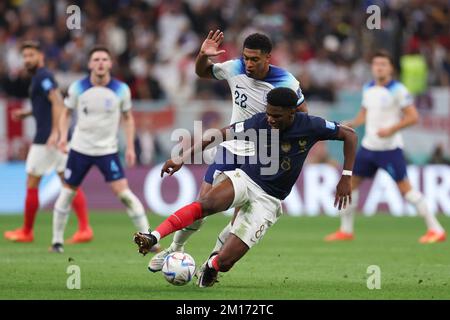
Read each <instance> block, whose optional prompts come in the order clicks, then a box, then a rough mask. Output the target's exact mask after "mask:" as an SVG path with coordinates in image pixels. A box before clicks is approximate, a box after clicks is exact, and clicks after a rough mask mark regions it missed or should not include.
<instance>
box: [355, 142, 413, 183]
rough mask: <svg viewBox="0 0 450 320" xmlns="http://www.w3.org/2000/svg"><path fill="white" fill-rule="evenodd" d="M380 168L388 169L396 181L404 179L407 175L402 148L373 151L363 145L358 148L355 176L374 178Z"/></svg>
mask: <svg viewBox="0 0 450 320" xmlns="http://www.w3.org/2000/svg"><path fill="white" fill-rule="evenodd" d="M380 168H381V169H384V170H386V171H387V172H388V173H389V174H390V175H391V177H392V178H393V179H394V180H395V181H402V180H404V179H405V178H406V177H407V175H406V161H405V157H404V156H403V151H402V149H400V148H397V149H394V150H387V151H371V150H367V149H366V148H364V147H361V148H360V149H359V150H358V153H357V154H356V159H355V166H354V168H353V174H354V175H355V176H359V177H364V178H372V177H373V176H374V175H375V173H376V172H377V170H378V169H380Z"/></svg>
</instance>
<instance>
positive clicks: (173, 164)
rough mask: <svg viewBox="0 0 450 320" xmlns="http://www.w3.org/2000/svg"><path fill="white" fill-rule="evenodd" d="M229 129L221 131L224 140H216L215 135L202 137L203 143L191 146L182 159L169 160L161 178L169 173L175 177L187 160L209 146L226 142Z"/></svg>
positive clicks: (163, 168)
mask: <svg viewBox="0 0 450 320" xmlns="http://www.w3.org/2000/svg"><path fill="white" fill-rule="evenodd" d="M229 128H230V127H229V126H228V127H225V128H222V129H220V134H221V135H222V139H220V141H218V139H216V137H215V136H213V135H211V136H207V135H204V136H203V137H202V141H201V142H198V143H196V144H194V145H193V146H191V147H190V148H189V149H187V150H186V151H184V152H183V154H182V155H181V156H180V157H178V158H176V159H169V160H167V161H166V162H165V163H164V165H163V167H162V169H161V178H162V177H163V176H164V173H167V174H168V175H169V176H171V175H173V174H174V173H175V172H177V171H178V170H180V169H181V167H182V166H183V164H184V163H185V162H186V160H187V159H189V158H190V157H192V156H193V155H194V154H196V153H197V152H201V151H203V150H205V149H206V147H207V146H209V145H211V146H212V147H214V146H216V145H218V144H220V143H221V142H223V141H225V139H226V136H227V134H226V133H227V130H228V129H229Z"/></svg>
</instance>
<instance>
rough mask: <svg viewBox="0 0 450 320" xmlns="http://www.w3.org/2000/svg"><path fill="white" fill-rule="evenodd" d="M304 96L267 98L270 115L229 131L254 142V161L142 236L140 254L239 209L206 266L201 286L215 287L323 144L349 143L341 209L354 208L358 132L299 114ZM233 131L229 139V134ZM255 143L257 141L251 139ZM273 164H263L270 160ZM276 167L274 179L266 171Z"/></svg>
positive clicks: (282, 91) (171, 167) (285, 91)
mask: <svg viewBox="0 0 450 320" xmlns="http://www.w3.org/2000/svg"><path fill="white" fill-rule="evenodd" d="M297 101H298V96H297V95H296V93H295V91H293V90H292V89H289V88H284V87H278V88H275V89H272V90H271V91H270V92H269V93H268V94H267V108H266V112H265V113H257V114H256V115H254V116H253V117H251V118H249V119H247V120H244V121H239V122H237V123H234V124H232V125H231V126H230V127H227V128H223V129H222V130H221V135H222V137H223V139H230V137H231V138H232V137H233V136H235V135H236V136H238V137H239V136H241V137H242V138H244V137H246V136H247V134H248V137H253V140H252V141H253V142H254V146H255V151H256V152H255V155H254V156H253V159H252V160H254V161H249V162H248V163H245V164H243V165H242V166H241V167H240V168H239V169H236V170H233V171H225V172H223V173H221V174H220V175H219V177H218V180H221V181H220V182H218V183H217V184H216V185H214V186H213V187H212V188H211V190H210V191H209V192H208V193H206V194H205V195H203V196H202V197H200V199H199V200H198V201H196V202H193V203H192V204H190V205H187V206H185V207H183V208H181V209H180V210H178V211H176V212H175V213H174V214H172V215H171V216H170V217H169V218H168V219H166V220H165V221H164V222H163V223H161V224H160V225H159V226H158V227H157V228H156V229H155V231H153V232H151V233H147V234H144V233H136V234H135V236H134V241H135V242H136V244H137V245H138V247H139V252H140V253H142V254H144V255H145V254H146V253H147V252H148V251H149V250H150V249H151V248H152V246H153V245H155V244H157V243H158V242H159V241H160V239H161V238H164V237H165V236H167V235H168V234H170V233H172V232H174V231H176V230H180V229H182V228H184V227H186V226H188V225H190V224H191V223H192V222H193V221H195V220H199V219H202V218H204V217H206V216H208V215H212V214H214V213H217V212H221V211H224V210H227V209H228V208H232V207H235V208H236V207H238V208H240V210H239V213H238V214H237V216H236V219H235V220H234V222H233V224H232V226H231V230H230V235H229V236H228V237H227V239H226V240H225V243H224V245H223V246H222V247H221V248H220V250H219V251H215V252H212V254H211V255H210V257H209V258H208V260H207V261H206V262H205V263H204V264H203V266H202V268H201V270H200V272H199V279H198V285H199V286H200V287H208V286H212V285H213V284H214V283H215V281H216V278H217V275H218V272H219V271H220V272H227V271H228V270H230V269H231V267H232V266H233V265H234V264H235V263H236V262H237V261H238V260H239V259H241V258H242V257H243V256H244V255H245V254H246V253H247V251H248V250H249V249H250V248H251V247H252V246H253V245H255V244H256V243H258V242H259V241H260V240H261V238H262V237H263V236H264V234H265V233H266V232H267V229H268V228H269V227H270V226H272V225H273V224H274V223H275V222H276V221H277V220H278V218H279V217H280V216H281V214H282V207H281V200H283V199H285V198H286V197H287V196H288V195H289V193H290V192H291V189H292V187H293V186H294V184H295V182H296V180H297V178H298V176H299V175H300V171H301V169H302V166H303V162H304V161H305V159H306V156H307V154H308V152H309V150H311V148H312V147H313V145H314V144H315V143H316V142H318V141H321V140H343V141H344V147H343V152H344V156H345V159H344V171H343V175H342V177H341V179H340V180H339V183H338V185H337V187H336V197H335V206H336V205H337V206H338V208H339V210H340V209H342V208H345V207H346V205H347V203H351V176H350V175H348V173H351V171H352V169H353V162H354V159H355V154H356V146H357V137H356V134H355V132H354V130H353V129H351V128H349V127H346V126H342V125H339V124H337V123H335V122H330V121H327V120H324V119H322V118H319V117H314V116H310V115H308V114H306V113H303V112H296V107H297ZM227 131H229V132H228V134H227ZM251 139H252V138H251ZM213 140H214V138H208V137H205V138H204V139H203V141H202V143H199V144H197V145H195V146H194V147H192V148H190V149H189V150H187V151H186V152H185V153H184V154H183V156H182V157H181V158H179V159H171V160H168V161H166V163H165V164H164V166H163V168H162V170H161V176H163V175H164V173H168V174H169V175H173V174H174V173H175V172H176V171H178V170H179V169H180V168H181V166H182V165H183V161H185V159H189V157H190V156H191V155H192V154H194V153H195V152H197V151H200V150H204V149H205V148H206V146H208V145H209V144H211V143H212V142H213ZM269 154H270V157H271V158H270V159H271V163H269V162H267V161H266V160H267V159H263V156H264V155H269ZM273 165H274V168H272V169H273V170H274V173H273V174H268V173H267V172H264V169H267V168H270V167H272V166H273Z"/></svg>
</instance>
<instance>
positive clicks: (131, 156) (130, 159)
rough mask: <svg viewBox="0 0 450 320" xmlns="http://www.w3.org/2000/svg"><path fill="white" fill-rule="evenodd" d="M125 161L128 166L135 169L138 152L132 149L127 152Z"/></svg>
mask: <svg viewBox="0 0 450 320" xmlns="http://www.w3.org/2000/svg"><path fill="white" fill-rule="evenodd" d="M125 161H126V163H127V166H129V167H133V166H134V165H135V164H136V152H135V151H134V150H131V149H127V151H126V152H125Z"/></svg>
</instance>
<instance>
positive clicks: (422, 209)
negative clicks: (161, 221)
mask: <svg viewBox="0 0 450 320" xmlns="http://www.w3.org/2000/svg"><path fill="white" fill-rule="evenodd" d="M405 199H406V201H408V202H409V203H411V204H412V205H413V206H414V207H415V208H416V210H417V212H418V213H419V215H421V216H422V217H423V218H424V219H425V224H426V226H427V228H428V230H433V231H437V232H444V228H443V227H442V226H441V224H440V223H439V221H438V220H437V219H436V216H435V215H434V214H432V213H431V212H430V210H429V209H428V205H427V201H426V199H425V197H424V196H423V194H422V193H420V192H419V191H416V190H410V191H408V193H406V194H405Z"/></svg>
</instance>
